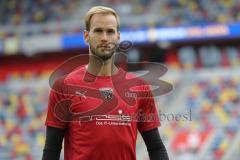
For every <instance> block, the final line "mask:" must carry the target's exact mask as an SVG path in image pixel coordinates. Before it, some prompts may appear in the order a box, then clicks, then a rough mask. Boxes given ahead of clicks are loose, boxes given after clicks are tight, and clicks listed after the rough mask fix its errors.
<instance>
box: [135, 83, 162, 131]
mask: <svg viewBox="0 0 240 160" xmlns="http://www.w3.org/2000/svg"><path fill="white" fill-rule="evenodd" d="M143 91H144V92H145V94H144V97H145V98H140V99H139V114H140V119H139V120H138V124H137V126H138V130H139V132H145V131H148V130H151V129H154V128H157V127H159V126H160V121H159V115H158V111H157V108H156V104H155V101H154V97H153V94H152V91H151V89H150V87H149V86H148V85H146V84H144V85H143Z"/></svg>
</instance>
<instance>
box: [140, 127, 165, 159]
mask: <svg viewBox="0 0 240 160" xmlns="http://www.w3.org/2000/svg"><path fill="white" fill-rule="evenodd" d="M141 135H142V137H143V140H144V142H145V144H146V147H147V151H148V154H149V158H150V160H169V158H168V154H167V150H166V148H165V146H164V144H163V142H162V139H161V137H160V134H159V131H158V128H154V129H151V130H149V131H144V132H141Z"/></svg>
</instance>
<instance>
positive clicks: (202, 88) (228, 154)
mask: <svg viewBox="0 0 240 160" xmlns="http://www.w3.org/2000/svg"><path fill="white" fill-rule="evenodd" d="M94 5H106V6H110V7H113V8H114V9H116V11H117V12H118V13H119V14H120V18H121V32H122V35H123V37H122V39H121V40H122V41H123V40H128V41H131V42H133V47H132V48H131V49H129V50H127V51H126V54H127V56H128V59H129V60H130V61H131V62H137V61H153V62H161V63H164V64H165V65H166V66H167V67H168V69H169V70H168V72H167V73H166V74H165V75H164V76H163V77H161V79H163V80H165V81H168V82H170V83H172V84H173V86H174V90H173V91H171V92H170V93H168V94H166V95H163V96H160V97H158V98H156V102H157V104H158V109H159V114H161V117H160V118H161V120H162V127H161V128H160V133H161V136H162V139H163V141H164V143H165V145H166V147H167V150H168V152H169V156H170V159H176V160H182V159H183V160H196V159H200V160H202V159H204V160H221V159H223V160H237V159H239V157H240V126H239V123H240V76H239V75H240V72H239V69H240V67H239V65H240V43H239V42H240V12H239V11H240V0H196V1H191V0H161V1H158V0H128V1H127V0H122V1H120V0H100V1H97V0H89V1H87V0H81V1H80V0H1V1H0V159H3V160H10V159H14V160H25V159H26V160H32V159H34V160H35V159H36V160H37V159H41V155H42V149H43V145H44V140H45V139H44V138H45V126H44V121H45V117H46V109H47V108H46V107H47V101H48V93H49V84H48V78H49V75H50V73H51V72H52V71H53V69H54V68H56V67H57V66H58V65H59V64H61V63H62V62H63V61H64V60H66V59H68V58H69V57H72V56H74V55H79V54H87V48H86V44H84V42H83V39H82V32H81V31H82V30H83V29H84V25H83V20H84V19H83V16H84V13H85V12H86V11H87V10H88V9H89V8H90V7H91V6H94ZM156 72H157V70H156ZM163 113H164V116H163ZM179 114H180V115H182V118H180V119H176V115H179ZM183 115H185V117H187V118H183ZM174 116H175V117H174ZM96 136H97V135H96ZM136 150H137V157H138V160H146V159H148V156H147V152H146V148H145V146H144V142H143V141H142V139H141V138H140V136H139V138H138V141H137V148H136ZM62 153H63V151H62Z"/></svg>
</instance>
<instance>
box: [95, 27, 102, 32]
mask: <svg viewBox="0 0 240 160" xmlns="http://www.w3.org/2000/svg"><path fill="white" fill-rule="evenodd" d="M94 32H96V33H101V32H102V29H100V28H96V29H95V30H94Z"/></svg>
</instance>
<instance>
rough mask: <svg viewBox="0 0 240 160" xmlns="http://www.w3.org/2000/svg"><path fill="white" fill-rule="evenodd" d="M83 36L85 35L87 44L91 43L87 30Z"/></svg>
mask: <svg viewBox="0 0 240 160" xmlns="http://www.w3.org/2000/svg"><path fill="white" fill-rule="evenodd" d="M83 34H84V40H85V42H87V43H88V42H89V32H88V31H87V30H84V32H83Z"/></svg>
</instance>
